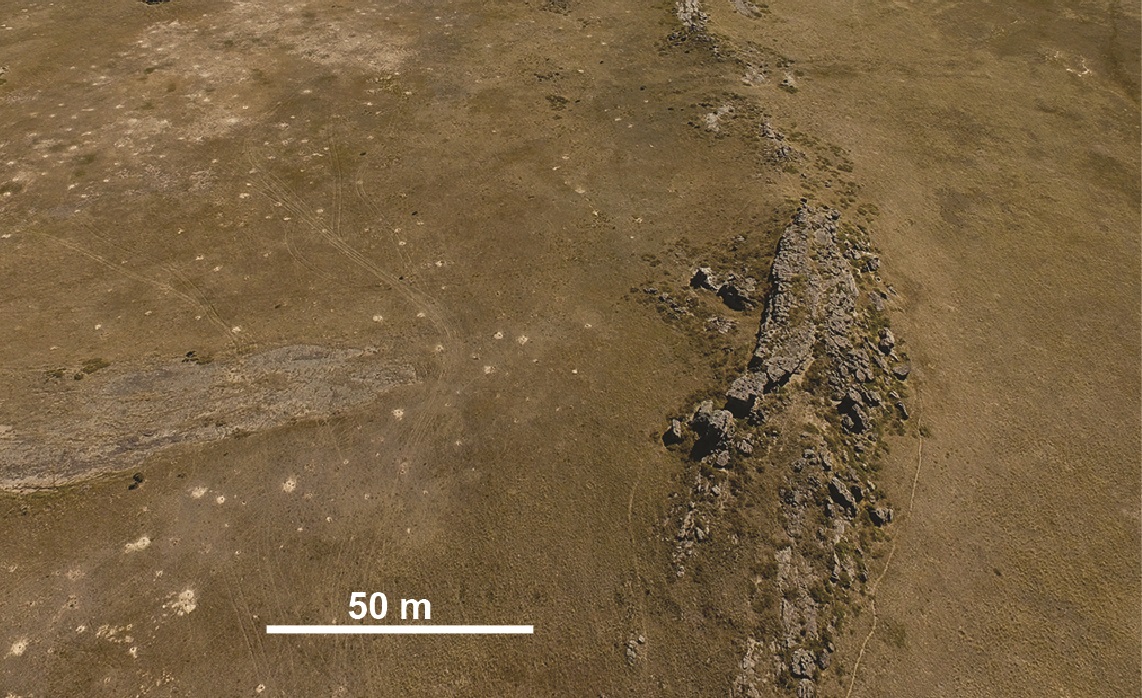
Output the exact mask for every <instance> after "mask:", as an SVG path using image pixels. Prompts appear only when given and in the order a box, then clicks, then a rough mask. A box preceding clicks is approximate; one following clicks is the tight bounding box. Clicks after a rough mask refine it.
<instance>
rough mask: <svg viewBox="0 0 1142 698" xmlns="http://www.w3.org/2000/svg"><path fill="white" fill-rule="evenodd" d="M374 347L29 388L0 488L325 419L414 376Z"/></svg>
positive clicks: (12, 416)
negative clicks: (184, 447)
mask: <svg viewBox="0 0 1142 698" xmlns="http://www.w3.org/2000/svg"><path fill="white" fill-rule="evenodd" d="M416 380H417V377H416V372H415V371H414V370H413V369H412V368H411V367H409V366H404V365H393V364H392V363H391V362H389V361H387V360H385V359H384V358H383V357H382V356H380V355H378V354H377V352H376V351H375V350H371V349H330V348H326V347H319V346H312V345H293V346H286V347H280V348H277V349H271V350H268V351H263V352H259V353H255V354H250V355H247V356H243V357H240V358H238V359H236V360H233V361H215V362H212V363H205V364H203V363H198V362H194V361H185V360H184V361H165V362H164V361H152V362H146V363H139V364H134V365H114V366H109V367H106V368H101V369H99V370H97V371H93V372H92V373H91V374H90V375H88V376H86V377H85V378H84V379H83V380H81V381H72V380H70V377H69V378H64V379H53V378H50V377H49V378H46V379H44V381H43V382H41V383H40V384H37V385H34V386H33V385H28V386H25V387H26V388H27V391H28V393H29V394H30V395H31V396H32V399H31V400H28V401H26V403H25V404H27V403H31V405H32V406H31V407H29V408H27V409H25V410H23V411H21V412H19V413H12V412H9V413H7V414H4V413H2V412H0V489H24V488H34V487H48V486H52V485H59V484H64V483H67V482H73V481H76V480H79V479H82V478H85V477H88V476H90V475H93V474H97V473H101V472H110V471H116V470H122V469H126V468H129V467H132V466H133V465H136V464H138V463H139V462H141V461H142V460H143V459H144V458H146V457H147V456H148V455H151V454H153V453H155V452H157V451H160V450H163V449H167V448H170V447H172V446H175V445H177V444H191V443H202V442H208V441H216V440H218V439H223V438H226V437H228V436H234V435H241V434H248V433H252V432H257V431H263V430H266V429H271V428H273V427H277V426H281V425H284V424H287V423H289V422H292V421H296V420H300V419H311V418H317V417H325V416H329V415H332V414H335V413H337V412H340V411H343V410H345V409H347V408H351V407H355V406H359V405H363V404H365V403H367V402H369V401H371V400H372V399H374V398H375V397H376V396H377V395H378V394H380V393H383V392H385V391H387V390H389V389H391V388H392V387H394V386H396V385H401V384H406V383H413V382H416Z"/></svg>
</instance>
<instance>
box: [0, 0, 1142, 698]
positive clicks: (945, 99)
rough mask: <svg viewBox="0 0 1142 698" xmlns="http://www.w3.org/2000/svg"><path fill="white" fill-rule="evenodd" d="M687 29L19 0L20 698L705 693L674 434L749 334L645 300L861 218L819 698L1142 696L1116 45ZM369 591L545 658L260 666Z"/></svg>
mask: <svg viewBox="0 0 1142 698" xmlns="http://www.w3.org/2000/svg"><path fill="white" fill-rule="evenodd" d="M737 5H738V6H739V7H741V8H744V11H746V12H747V13H748V8H749V7H751V5H750V4H749V3H737ZM704 9H705V11H706V12H708V13H709V15H710V26H709V28H710V31H711V33H712V35H713V36H714V37H715V43H717V44H718V45H719V47H720V48H719V53H720V57H719V56H717V55H715V54H713V53H711V51H710V49H709V47H708V46H701V45H694V44H683V45H675V44H672V42H670V41H669V40H668V39H667V37H668V36H669V35H670V34H671V33H672V32H675V31H677V30H678V28H679V24H678V20H677V18H676V17H675V14H674V7H673V3H669V2H652V3H614V2H601V1H599V2H594V1H591V2H588V1H583V2H577V1H576V0H565V1H559V0H548V1H546V2H545V1H544V0H531V1H530V2H511V3H497V4H489V3H480V2H474V1H468V0H452V1H450V2H445V1H443V0H441V1H438V2H415V3H411V2H377V3H371V4H348V5H340V4H326V3H319V2H308V1H307V2H299V3H296V4H292V5H291V4H282V3H270V2H265V1H264V0H255V1H251V2H240V1H233V2H227V1H223V0H206V1H205V2H191V1H190V0H172V1H171V2H169V3H165V4H159V5H154V6H148V5H145V4H143V3H139V2H129V1H124V2H117V3H99V4H98V5H92V4H90V3H88V4H82V5H75V4H65V3H59V2H56V3H47V2H22V3H21V2H11V1H10V0H0V69H2V74H0V80H2V81H3V83H2V84H0V129H2V130H0V228H2V230H0V235H3V237H2V238H0V278H3V279H4V285H3V288H2V289H0V322H2V325H3V327H4V336H5V338H6V341H4V342H2V343H0V482H3V484H4V486H5V488H6V490H8V491H6V492H5V493H4V494H3V495H2V499H0V517H3V518H2V520H3V531H4V535H3V537H2V538H0V619H2V620H0V694H11V695H13V696H19V697H20V698H33V697H39V696H61V695H84V696H128V695H130V696H134V695H140V696H144V695H145V696H168V695H184V696H185V695H202V696H247V695H248V696H256V695H264V696H325V695H329V696H390V695H391V696H406V695H432V696H439V695H456V696H501V695H504V696H537V695H553V696H554V695H566V696H584V695H589V696H597V695H606V696H617V695H655V696H659V695H661V696H694V695H726V694H727V692H728V691H729V687H730V685H731V682H732V680H733V677H734V675H735V673H736V672H737V671H738V669H739V662H740V660H741V657H742V652H741V646H740V644H739V642H740V639H741V637H742V635H743V633H745V632H748V631H749V628H745V627H742V624H741V622H740V619H739V618H737V617H735V616H733V615H732V614H729V613H727V612H726V611H725V609H727V608H732V607H734V604H735V603H740V597H742V596H743V595H744V590H742V589H736V588H727V587H726V585H724V584H719V580H718V576H717V571H718V566H717V562H718V561H717V559H711V560H707V562H706V563H705V567H704V568H702V573H701V574H696V575H690V576H687V577H685V578H681V579H679V578H677V577H676V576H675V573H674V570H673V567H672V565H671V552H672V540H671V534H672V529H671V526H672V525H673V524H672V522H671V521H670V517H671V515H672V512H673V506H674V503H675V499H674V498H676V497H677V496H678V495H679V494H681V493H684V492H685V491H686V489H687V487H688V482H687V481H686V480H685V479H684V478H685V472H686V471H685V469H684V464H683V463H682V462H681V461H680V460H679V458H678V457H677V456H676V455H675V454H673V453H671V452H669V451H667V450H666V449H664V448H663V447H662V445H661V442H660V440H659V436H660V434H661V431H662V429H663V427H664V426H665V420H666V418H667V417H669V416H673V415H676V414H679V413H681V412H682V411H685V410H687V409H688V408H690V407H691V406H692V404H693V403H694V402H695V398H696V397H698V396H706V395H711V394H717V393H719V392H721V391H724V389H725V387H726V385H727V383H728V380H729V378H730V377H731V376H732V375H733V374H734V373H735V372H736V371H737V370H738V369H739V368H740V367H741V365H743V364H744V361H745V359H746V358H747V357H748V351H749V350H750V349H751V348H752V344H753V340H754V333H755V332H756V329H757V322H758V317H759V312H758V311H753V312H749V313H740V314H737V315H735V316H734V317H735V319H736V320H737V326H736V329H734V330H733V331H731V332H730V333H729V334H727V335H725V336H721V335H717V334H716V333H713V332H705V331H703V330H702V329H701V324H700V323H697V324H695V323H689V322H685V321H675V320H672V319H671V317H670V315H669V313H665V312H663V311H662V308H661V306H656V305H655V303H654V302H653V301H652V300H649V299H648V296H647V294H645V293H644V292H643V291H642V290H641V289H642V288H643V287H647V286H656V287H661V288H663V289H683V288H684V287H685V284H686V281H687V279H688V278H689V274H690V271H691V269H692V268H693V267H694V266H697V265H698V264H699V263H704V262H706V261H709V260H711V259H715V260H717V259H722V260H724V259H725V258H726V257H727V254H728V253H727V252H726V250H727V249H728V248H729V247H731V246H733V245H734V244H738V243H735V242H734V240H735V238H736V237H737V236H739V235H741V236H744V237H745V241H744V242H742V243H740V245H741V247H742V249H743V250H746V251H747V252H748V256H750V258H754V259H756V262H751V264H750V269H749V271H750V272H751V273H752V274H753V275H754V276H756V277H757V278H759V279H760V278H764V277H765V276H766V274H767V273H768V268H767V264H768V262H769V255H770V254H771V253H772V248H773V245H774V242H775V240H776V235H777V234H778V233H779V232H780V229H781V227H782V225H784V218H783V216H785V215H786V214H787V212H788V210H789V206H790V205H791V203H795V202H796V199H797V197H799V196H809V197H811V198H814V199H815V200H821V201H824V202H830V201H835V200H836V199H837V197H839V196H844V197H848V196H849V193H852V192H857V191H859V194H855V193H853V194H852V197H853V201H852V203H853V206H852V207H851V210H849V209H846V213H845V216H846V220H853V221H860V222H862V224H868V225H869V227H870V229H871V236H872V239H873V241H874V242H875V243H876V244H877V245H878V246H879V248H880V252H881V256H882V258H883V260H884V269H883V274H884V277H885V279H886V281H888V282H889V283H891V284H893V285H894V286H895V288H896V290H897V291H899V293H900V297H899V299H897V300H896V301H895V302H894V303H893V304H892V305H891V306H890V309H891V310H892V313H891V314H892V319H893V323H894V326H896V327H897V328H898V329H899V334H900V335H901V336H903V337H904V338H906V340H907V342H908V347H909V352H910V355H911V357H912V358H913V360H914V362H915V364H916V367H917V369H916V373H915V374H914V376H915V377H914V378H912V379H910V381H911V383H910V385H912V386H913V397H912V402H911V407H912V412H913V415H914V416H913V419H912V420H911V421H910V425H911V426H910V436H908V437H898V438H896V439H893V441H892V444H891V445H892V450H891V456H890V461H889V464H888V467H887V468H886V470H885V471H884V476H885V487H886V488H887V490H888V493H889V497H890V498H891V499H892V501H893V502H894V503H895V506H896V509H897V517H898V521H897V524H895V525H894V526H893V528H892V529H891V530H893V531H894V534H893V536H894V537H893V541H894V544H895V546H896V547H895V552H894V553H893V555H892V558H891V565H890V567H889V568H888V571H887V573H886V574H885V575H884V577H883V578H882V581H881V582H880V586H879V592H878V594H877V604H876V606H875V612H876V632H875V633H873V634H872V636H871V639H869V640H868V643H867V648H866V650H865V652H864V654H863V656H862V657H861V661H860V666H859V667H857V666H856V657H857V656H858V653H859V651H860V648H861V645H862V643H863V642H864V640H865V638H866V636H867V631H868V630H869V628H870V627H871V623H872V616H873V613H872V610H871V608H870V607H866V609H865V610H864V611H863V612H862V613H861V615H860V616H859V617H857V618H856V619H855V621H854V622H852V623H851V624H850V625H848V626H847V627H848V632H847V633H846V635H845V636H844V637H843V638H842V639H841V641H840V642H839V650H838V653H837V661H838V669H839V670H838V671H834V672H832V673H830V674H829V677H830V678H829V679H828V682H826V683H823V684H822V692H823V693H824V694H825V695H846V694H847V693H849V691H850V689H851V693H852V695H867V696H896V695H932V696H948V695H957V696H959V695H964V696H976V695H980V696H983V695H1025V696H1041V695H1071V696H1088V695H1089V696H1100V695H1123V696H1127V695H1137V694H1138V693H1139V689H1140V681H1139V665H1138V656H1139V651H1140V645H1139V633H1140V631H1142V630H1140V627H1139V614H1138V600H1139V598H1140V594H1142V588H1140V585H1139V567H1140V559H1139V549H1140V545H1142V540H1140V536H1139V525H1140V517H1142V509H1140V505H1139V497H1140V482H1139V467H1138V466H1139V455H1138V454H1139V450H1140V448H1142V443H1140V437H1139V423H1138V414H1139V400H1140V395H1139V380H1140V376H1139V366H1140V363H1142V361H1140V358H1142V357H1140V353H1139V352H1140V349H1139V335H1140V319H1139V294H1140V270H1139V254H1140V251H1139V228H1140V218H1139V216H1140V214H1139V200H1140V191H1139V177H1138V174H1139V167H1140V164H1139V131H1138V126H1139V78H1138V74H1139V70H1138V62H1139V53H1138V46H1139V10H1138V8H1137V4H1136V3H1135V4H1132V5H1129V6H1122V5H1119V4H1106V5H1103V4H1100V3H1081V4H1080V3H1055V4H1052V5H1051V6H1050V7H1041V6H1040V4H1038V3H1030V2H1027V3H1023V2H1020V3H1015V4H1012V3H1006V4H1003V5H1002V6H997V5H995V4H992V3H985V2H974V1H973V2H967V3H958V4H934V3H903V2H881V3H874V4H872V5H866V6H861V5H859V4H856V3H838V2H830V1H826V0H819V1H812V2H809V3H808V4H806V3H804V2H802V3H796V4H794V3H788V2H785V0H779V1H777V2H773V3H770V4H769V5H768V6H765V7H761V8H760V9H759V10H758V12H757V13H756V14H757V16H756V17H752V18H750V17H746V16H745V15H744V14H742V12H741V11H738V10H736V9H735V3H732V2H729V1H728V0H727V1H725V2H721V1H719V0H710V1H709V2H707V3H706V5H705V6H704ZM751 46H752V48H751ZM741 60H752V61H753V62H754V64H755V65H754V67H755V68H757V69H758V70H760V69H761V68H763V67H764V68H765V71H768V75H767V76H763V75H762V73H761V72H754V73H752V74H751V73H750V72H749V70H748V67H747V66H745V65H744V64H743V63H742V62H741ZM790 61H792V62H790ZM762 64H764V66H763V65H762ZM763 72H764V71H763ZM743 76H745V77H747V78H748V79H747V81H746V82H749V83H752V84H745V83H744V82H743V80H742V78H743ZM783 78H787V79H788V80H789V82H790V83H792V84H789V85H784V86H783V85H781V80H782V79H783ZM793 88H795V89H793ZM726 104H732V105H734V106H735V111H734V112H732V114H730V115H728V116H727V117H726V119H725V123H724V124H723V125H722V127H721V128H720V129H719V130H717V131H715V130H712V129H710V128H705V127H703V125H702V124H703V118H704V115H705V114H707V113H711V112H714V111H715V110H716V109H718V108H719V107H720V106H723V105H726ZM728 114H729V113H728ZM763 114H769V115H770V119H771V120H772V122H773V124H774V126H775V127H777V128H780V129H782V130H783V131H785V132H787V133H790V134H797V137H796V140H797V142H798V144H799V147H801V148H804V149H805V150H806V151H807V152H810V153H822V152H828V151H829V149H830V148H832V147H835V148H836V150H835V151H833V152H834V153H843V156H837V158H836V161H831V162H828V163H824V162H823V161H821V160H819V159H818V160H817V161H815V162H813V163H812V164H811V165H806V166H805V167H804V168H803V170H804V171H805V173H806V178H805V179H802V178H801V177H800V175H799V174H795V173H791V172H783V171H782V169H781V168H780V167H779V166H777V165H775V164H774V163H773V162H771V161H768V160H766V158H765V157H764V151H763V148H762V144H760V143H759V142H758V141H759V139H758V137H757V135H756V133H757V128H758V124H759V123H760V122H761V120H762V115H763ZM841 161H843V162H845V163H851V165H852V167H851V170H852V171H851V172H847V171H845V170H842V169H839V168H838V163H839V162H841ZM846 167H847V166H846ZM825 180H828V183H829V186H828V187H826V186H825V184H824V182H825ZM858 185H859V189H858ZM842 190H843V191H845V192H848V193H845V194H843V195H842V193H841V191H842ZM858 208H859V209H860V210H861V211H863V213H859V214H858V213H857V209H858ZM672 292H674V291H672ZM702 304H705V305H702ZM699 305H700V307H701V310H703V311H704V312H708V313H709V314H714V313H720V314H727V311H726V310H725V309H724V308H721V307H720V306H718V305H717V304H716V303H710V302H708V301H706V300H699ZM191 352H193V353H191ZM148 405H154V408H153V409H150V408H148ZM920 424H922V425H923V426H924V433H925V434H927V436H926V437H925V438H923V441H922V443H923V457H922V462H920V465H921V470H920V474H919V477H918V478H917V479H916V480H915V482H916V490H915V500H914V504H913V506H912V507H911V510H910V511H909V506H908V504H907V503H908V501H909V497H910V493H911V488H912V483H913V478H914V473H915V471H916V467H917V465H918V460H917V457H916V456H917V447H918V445H919V442H918V440H917V439H916V438H915V436H916V434H915V432H916V431H917V430H918V429H919V425H920ZM53 425H54V428H53ZM172 425H175V426H177V429H172ZM164 429H166V430H170V431H171V432H172V433H169V434H168V433H166V432H164V431H163V430H164ZM136 472H137V473H138V474H139V475H140V476H142V483H141V484H140V483H137V482H135V481H134V480H133V479H132V475H133V474H135V473H136ZM48 484H54V485H56V486H54V487H46V488H45V487H43V486H44V485H48ZM20 486H22V487H28V486H36V487H38V488H39V489H36V490H34V491H27V490H24V491H16V488H18V487H20ZM906 512H907V513H906ZM765 533H766V532H764V531H763V532H761V533H759V534H758V535H762V534H765ZM889 549H890V548H889V547H887V546H885V548H884V550H883V551H881V554H882V556H881V557H880V558H879V561H878V562H877V563H876V565H874V570H873V571H874V572H875V573H876V574H879V572H880V571H881V569H882V567H883V561H884V560H885V559H886V558H885V557H884V554H886V553H887V551H888V550H889ZM718 550H722V552H723V553H724V549H721V548H719V549H718ZM720 554H721V553H720ZM353 591H370V592H371V591H384V592H386V593H387V594H388V595H389V597H390V599H393V598H400V597H416V598H427V599H430V600H431V602H432V613H433V621H435V622H439V623H534V624H535V626H536V634H535V635H534V636H530V637H505V638H479V637H476V638H463V637H452V638H415V637H399V638H398V637H348V638H342V637H312V638H290V637H278V636H267V635H265V634H264V626H265V625H266V624H267V623H347V622H350V621H349V617H348V599H349V594H350V593H351V592H353ZM639 636H642V637H643V639H644V640H645V641H644V642H643V643H640V644H638V658H637V660H636V661H633V662H628V660H627V656H626V651H627V646H628V643H629V642H631V641H632V640H633V639H635V638H638V637H639ZM854 670H855V683H851V682H852V680H853V676H854Z"/></svg>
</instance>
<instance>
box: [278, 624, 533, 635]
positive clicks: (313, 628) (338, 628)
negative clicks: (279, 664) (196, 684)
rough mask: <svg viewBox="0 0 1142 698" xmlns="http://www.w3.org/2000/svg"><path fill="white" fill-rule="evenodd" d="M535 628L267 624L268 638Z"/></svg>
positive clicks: (526, 629) (528, 628)
mask: <svg viewBox="0 0 1142 698" xmlns="http://www.w3.org/2000/svg"><path fill="white" fill-rule="evenodd" d="M534 632H535V626H532V625H267V626H266V634H267V635H531V634H532V633H534Z"/></svg>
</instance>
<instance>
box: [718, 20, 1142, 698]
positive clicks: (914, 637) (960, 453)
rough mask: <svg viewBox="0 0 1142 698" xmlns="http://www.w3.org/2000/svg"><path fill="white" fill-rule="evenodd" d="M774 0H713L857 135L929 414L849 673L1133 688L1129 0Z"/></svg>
mask: <svg viewBox="0 0 1142 698" xmlns="http://www.w3.org/2000/svg"><path fill="white" fill-rule="evenodd" d="M770 7H771V8H772V11H773V14H772V15H771V16H766V17H764V18H763V19H761V20H759V23H761V24H764V25H765V26H766V27H767V28H766V29H759V28H757V26H758V24H757V23H753V24H750V23H743V22H742V20H741V18H740V17H739V16H736V15H731V13H730V12H727V11H726V9H725V8H723V7H721V6H720V5H718V4H713V8H714V12H712V15H713V16H712V19H711V22H712V24H713V25H714V27H715V29H718V28H722V27H724V28H725V31H726V32H727V33H730V34H731V35H733V36H741V37H749V38H754V37H756V36H758V35H761V36H766V35H774V34H776V35H778V36H779V37H780V38H779V39H778V40H777V41H776V42H775V43H774V44H773V46H774V47H775V48H776V49H777V50H778V51H780V52H781V53H783V54H786V55H788V56H791V57H793V58H795V59H796V64H795V67H796V68H799V69H801V70H802V71H803V72H804V76H803V77H801V78H800V79H799V91H798V92H797V93H796V94H795V95H792V96H790V97H789V98H786V99H782V100H780V102H777V101H775V102H774V103H773V106H772V109H773V111H774V113H775V115H777V116H778V120H779V121H780V120H783V119H792V120H795V121H797V122H798V123H799V125H800V126H799V127H800V128H801V129H803V130H806V131H808V132H810V133H813V134H815V135H817V136H819V137H821V138H826V139H828V140H831V141H834V142H839V143H843V144H844V145H845V147H847V148H851V149H852V155H851V157H852V159H853V160H854V161H855V162H856V163H857V170H856V173H855V174H856V175H857V178H858V179H859V181H861V182H862V183H863V184H864V185H865V190H864V194H865V195H866V196H867V197H868V198H869V199H871V200H872V201H874V202H876V204H877V206H878V207H879V209H880V212H881V218H880V224H879V226H878V229H877V231H876V233H875V234H874V238H875V239H876V240H877V241H878V243H879V245H880V247H881V249H882V251H883V253H884V255H883V256H884V258H885V263H886V266H887V268H888V270H889V271H888V274H889V276H890V277H891V278H892V280H893V281H895V282H896V286H897V288H898V290H900V291H901V293H902V294H903V295H904V297H905V299H906V300H905V310H904V312H903V313H902V314H901V315H900V317H899V318H897V319H896V320H895V322H896V323H897V324H898V326H899V328H900V331H901V333H902V334H903V335H904V336H906V337H908V338H909V339H910V340H911V342H912V344H911V346H912V347H913V350H914V356H916V357H917V358H918V359H919V365H920V368H921V369H922V371H923V380H924V382H923V386H922V388H921V390H920V394H921V400H922V406H921V407H920V408H919V411H920V412H921V419H922V422H923V424H924V425H925V427H926V428H927V429H929V430H930V431H931V437H930V438H928V439H925V441H924V446H923V463H922V470H921V472H920V477H919V480H918V485H917V489H916V500H915V509H914V510H913V512H912V515H911V517H910V519H909V520H908V521H907V522H906V523H904V524H903V525H902V526H901V527H900V528H899V529H898V532H897V535H898V545H899V547H898V548H897V551H896V555H895V557H894V559H893V562H892V567H891V569H890V570H889V572H888V574H887V575H886V576H885V578H884V581H883V583H882V586H881V591H880V594H879V601H880V603H879V607H878V610H879V612H880V623H879V628H878V631H877V634H876V635H875V636H874V638H873V639H872V640H871V641H870V642H869V645H868V652H867V653H866V655H865V657H864V659H863V662H862V666H861V669H860V676H859V677H858V680H857V682H856V685H855V689H854V690H853V692H852V694H853V695H869V696H891V695H913V696H924V695H930V696H948V695H957V696H969V695H970V696H982V695H1060V696H1061V695H1070V696H1099V695H1106V696H1110V695H1114V696H1130V695H1137V694H1138V693H1139V690H1140V682H1139V669H1140V667H1139V660H1138V657H1139V633H1140V632H1142V629H1140V626H1139V613H1138V610H1139V599H1140V598H1142V589H1140V587H1139V569H1140V558H1139V549H1140V544H1142V542H1140V539H1139V515H1140V509H1139V494H1140V493H1139V452H1140V448H1142V446H1140V442H1139V421H1138V419H1139V366H1140V361H1139V258H1140V251H1139V231H1140V222H1139V203H1140V200H1142V199H1140V190H1139V171H1140V170H1139V148H1138V143H1139V140H1138V133H1139V130H1138V129H1139V111H1138V99H1139V92H1138V67H1139V58H1138V30H1139V12H1138V7H1137V5H1136V4H1135V5H1130V6H1124V5H1122V4H1118V3H1084V4H1081V5H1078V4H1071V3H1049V4H1047V5H1043V4H1041V3H1004V4H1003V5H1002V6H998V5H994V4H988V3H956V4H948V5H937V4H916V3H908V4H906V3H884V4H879V5H875V6H867V5H866V6H862V5H860V4H850V3H834V2H814V3H809V4H805V3H798V4H797V5H796V6H794V5H792V4H785V3H772V4H771V5H770ZM723 15H724V16H723ZM775 29H776V31H774V30H775ZM778 104H780V106H778ZM893 460H894V467H893V469H892V488H893V489H894V490H895V491H897V492H900V493H904V492H907V491H908V490H909V488H910V483H911V479H912V477H913V472H914V470H915V468H916V467H917V458H916V449H915V446H910V445H905V444H901V446H900V448H898V449H897V450H896V452H895V458H894V459H893ZM861 640H863V634H859V633H858V635H857V637H854V638H853V641H852V642H853V644H854V649H855V645H856V644H857V643H858V642H859V641H861ZM843 688H844V689H845V691H846V692H847V690H848V686H847V682H846V685H845V686H844V687H843Z"/></svg>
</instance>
